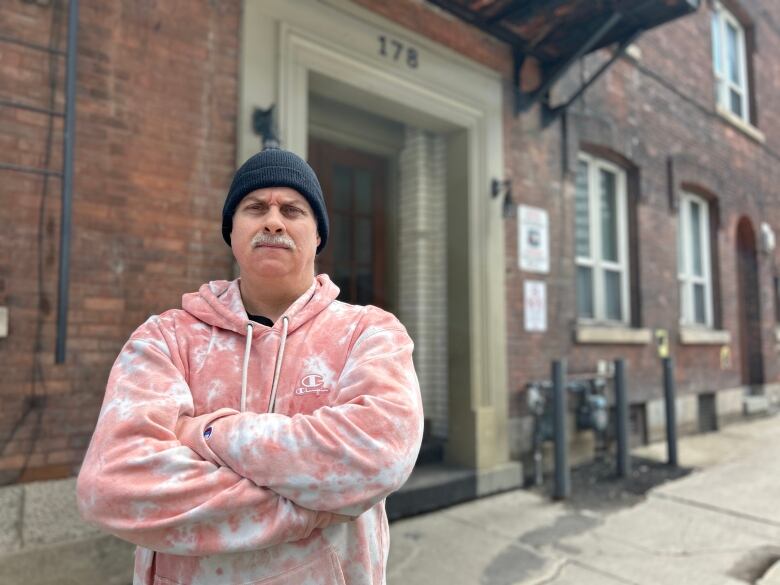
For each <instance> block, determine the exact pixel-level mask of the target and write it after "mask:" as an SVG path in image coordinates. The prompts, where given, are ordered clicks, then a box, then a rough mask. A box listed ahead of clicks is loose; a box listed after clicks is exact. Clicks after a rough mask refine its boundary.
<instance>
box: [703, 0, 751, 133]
mask: <svg viewBox="0 0 780 585" xmlns="http://www.w3.org/2000/svg"><path fill="white" fill-rule="evenodd" d="M727 25H731V26H733V27H734V29H735V30H736V31H737V51H738V52H739V55H737V67H738V68H739V78H740V80H741V82H742V83H741V84H735V83H733V82H732V81H731V79H729V74H728V67H729V65H728V64H729V58H728V57H729V56H728V43H727V38H728V35H727V33H726V27H727ZM710 31H711V34H712V57H713V59H712V69H713V72H714V73H715V99H716V102H717V104H718V106H719V107H720V108H721V109H724V110H726V111H727V112H728V113H729V114H731V115H732V116H734V117H736V118H739V119H741V120H742V121H744V122H747V123H748V124H749V123H750V100H749V99H748V76H747V74H748V69H747V45H746V43H745V29H744V27H743V26H742V24H741V23H740V22H739V20H737V19H736V17H735V16H734V15H733V14H732V13H731V12H729V11H728V10H727V9H726V8H725V7H724V6H723V4H721V3H720V2H717V1H716V2H715V3H714V4H713V12H712V26H711V28H710ZM716 53H717V54H718V56H719V57H720V63H721V66H722V68H723V69H722V71H718V67H717V63H718V61H717V60H716V58H715V56H716ZM731 90H734V91H735V92H736V93H738V94H739V96H740V101H741V106H742V113H741V114H737V113H736V112H735V111H733V110H732V109H731V95H730V91H731Z"/></svg>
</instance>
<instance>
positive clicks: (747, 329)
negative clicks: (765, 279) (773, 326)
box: [737, 217, 764, 386]
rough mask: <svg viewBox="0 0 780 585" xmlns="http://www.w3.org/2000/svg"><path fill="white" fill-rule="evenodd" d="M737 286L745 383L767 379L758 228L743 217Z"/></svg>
mask: <svg viewBox="0 0 780 585" xmlns="http://www.w3.org/2000/svg"><path fill="white" fill-rule="evenodd" d="M737 290H738V295H739V338H740V339H739V343H740V354H741V359H740V362H741V367H742V383H743V384H747V385H751V386H752V385H756V384H763V383H764V356H763V354H762V351H761V347H762V343H761V294H760V285H759V277H758V254H757V250H756V231H755V230H754V229H753V224H752V222H751V221H750V220H749V219H748V218H747V217H743V218H742V219H740V220H739V224H738V225H737Z"/></svg>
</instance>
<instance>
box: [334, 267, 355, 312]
mask: <svg viewBox="0 0 780 585" xmlns="http://www.w3.org/2000/svg"><path fill="white" fill-rule="evenodd" d="M333 283H334V284H335V285H336V286H337V287H339V289H340V292H339V296H338V299H339V300H340V301H346V302H351V300H352V298H351V297H352V275H351V274H350V266H349V264H344V263H338V262H337V263H336V265H335V266H334V267H333Z"/></svg>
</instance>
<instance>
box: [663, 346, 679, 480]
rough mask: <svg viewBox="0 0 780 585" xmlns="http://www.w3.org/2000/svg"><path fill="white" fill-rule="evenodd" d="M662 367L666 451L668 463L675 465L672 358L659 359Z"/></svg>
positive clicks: (674, 408)
mask: <svg viewBox="0 0 780 585" xmlns="http://www.w3.org/2000/svg"><path fill="white" fill-rule="evenodd" d="M661 361H662V363H663V367H664V401H665V403H666V451H667V454H668V463H669V465H674V466H675V467H676V466H677V409H676V404H675V394H676V392H675V388H674V360H673V359H672V358H670V357H665V358H662V359H661Z"/></svg>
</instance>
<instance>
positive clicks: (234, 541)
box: [77, 317, 326, 556]
mask: <svg viewBox="0 0 780 585" xmlns="http://www.w3.org/2000/svg"><path fill="white" fill-rule="evenodd" d="M161 319H162V318H160V317H152V318H151V319H150V320H149V321H147V322H146V323H145V324H144V325H142V326H141V327H140V328H139V329H138V330H137V331H136V332H135V333H134V334H133V335H132V336H131V338H130V340H129V341H128V342H127V344H126V345H125V347H124V348H123V350H122V352H121V353H120V354H119V357H118V358H117V361H116V363H115V364H114V367H113V368H112V370H111V374H110V377H109V381H108V386H107V388H106V396H105V400H104V403H103V408H102V410H101V413H100V416H99V418H98V422H97V427H96V429H95V433H94V435H93V438H92V441H91V443H90V446H89V449H88V451H87V454H86V457H85V460H84V463H83V466H82V468H81V472H80V474H79V477H78V482H77V498H78V505H79V509H80V511H81V514H82V515H83V517H84V518H85V519H86V520H87V521H89V522H91V523H93V524H95V525H97V526H99V527H100V528H102V529H104V530H106V531H108V532H110V533H113V534H115V535H116V536H118V537H120V538H123V539H125V540H128V541H130V542H133V543H135V544H137V545H140V546H142V547H145V548H149V549H152V550H156V551H160V552H167V553H173V554H180V555H197V556H200V555H207V554H215V553H228V552H239V551H246V550H256V549H260V548H264V547H268V546H272V545H275V544H278V543H282V542H289V541H295V540H299V539H301V538H304V537H306V536H308V535H309V534H310V533H311V531H312V530H313V529H315V528H318V527H323V523H324V522H325V521H326V517H325V516H323V515H321V514H319V513H318V512H315V511H312V510H307V509H305V508H302V507H300V506H297V505H295V504H294V503H293V502H291V501H290V500H289V499H286V498H284V497H281V496H279V495H278V494H276V493H274V492H273V491H271V490H269V489H267V488H263V487H259V486H257V485H255V484H253V483H252V482H251V481H250V480H248V479H245V478H243V477H241V476H240V475H238V474H236V473H235V472H234V471H231V470H230V469H228V468H226V467H219V466H215V465H214V464H213V463H210V462H208V461H204V460H203V459H202V458H201V457H200V456H198V455H197V454H196V453H194V452H193V451H192V450H191V449H189V448H188V447H185V446H183V445H182V444H181V443H180V442H179V441H178V440H177V438H176V434H175V431H174V429H175V427H176V423H177V420H178V418H179V415H180V414H190V415H191V414H193V410H194V406H193V400H192V394H191V392H190V389H189V386H188V385H187V383H186V381H185V379H184V377H183V375H182V374H181V370H180V367H181V368H183V366H181V364H179V366H180V367H177V365H176V363H174V362H177V363H178V362H180V361H181V360H180V358H179V356H178V351H174V352H172V351H171V350H170V345H169V342H167V341H166V334H164V333H163V330H162V328H161V326H160V321H161ZM168 337H169V338H172V337H173V336H172V335H170V334H168Z"/></svg>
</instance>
